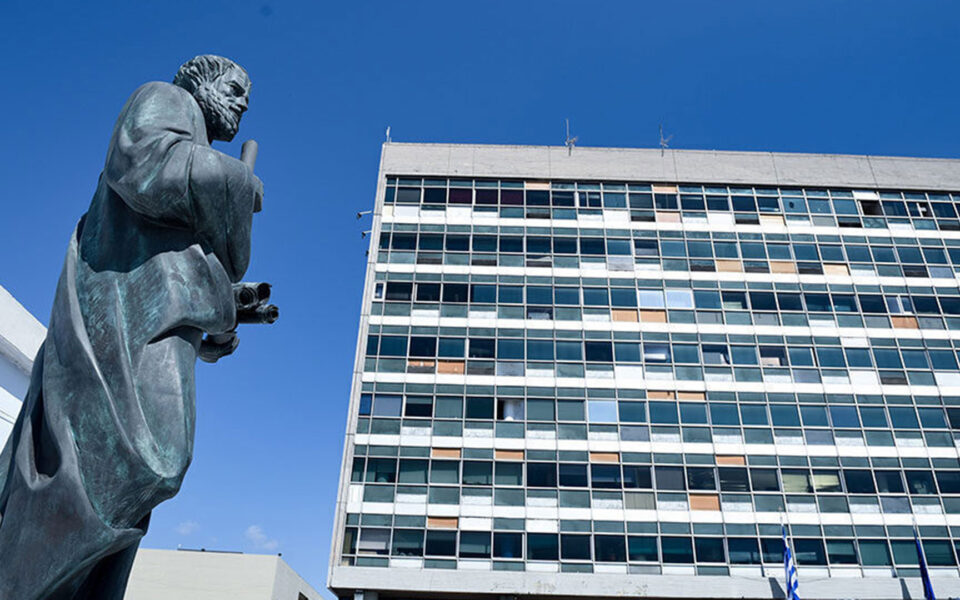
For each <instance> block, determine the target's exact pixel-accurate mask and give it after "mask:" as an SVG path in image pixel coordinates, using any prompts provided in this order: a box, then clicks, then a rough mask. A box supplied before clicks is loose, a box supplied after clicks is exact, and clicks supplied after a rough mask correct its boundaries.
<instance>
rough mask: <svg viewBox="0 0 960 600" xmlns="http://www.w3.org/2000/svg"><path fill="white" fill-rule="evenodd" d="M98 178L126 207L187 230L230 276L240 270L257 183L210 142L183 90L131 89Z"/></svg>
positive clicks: (167, 86) (246, 256)
mask: <svg viewBox="0 0 960 600" xmlns="http://www.w3.org/2000/svg"><path fill="white" fill-rule="evenodd" d="M104 177H105V179H106V182H107V185H109V186H110V188H111V189H112V190H113V191H114V192H116V194H117V195H119V196H120V197H121V198H122V199H123V201H124V202H125V203H126V204H127V205H128V206H129V207H130V208H131V209H132V210H134V211H135V212H137V213H138V214H140V215H141V216H142V217H144V218H145V219H147V220H149V221H151V222H154V223H156V224H159V225H163V226H166V227H175V228H180V229H187V230H190V231H193V232H194V233H196V235H197V238H198V241H199V242H200V243H201V244H202V245H203V246H204V248H205V249H206V250H207V251H208V252H212V253H213V254H215V255H216V256H217V258H218V259H219V260H220V263H221V264H222V265H223V267H224V269H225V270H226V271H227V274H228V275H229V276H230V279H231V280H232V281H239V280H240V278H241V277H242V276H243V273H244V272H245V271H246V268H247V265H248V264H249V261H250V230H251V226H252V220H253V206H254V200H255V198H256V196H257V194H258V193H262V191H261V189H260V186H261V184H260V181H259V179H257V177H255V176H254V174H253V172H252V171H251V170H250V168H249V167H247V165H245V164H244V163H243V162H241V161H240V160H237V159H235V158H233V157H230V156H227V155H226V154H223V153H222V152H218V151H216V150H214V149H213V148H211V147H210V146H209V144H208V143H207V141H206V131H205V125H204V121H203V115H202V113H201V112H200V108H199V107H198V106H197V104H196V102H195V101H194V100H193V98H192V97H191V96H190V94H189V93H187V92H186V91H185V90H182V89H181V88H178V87H176V86H173V85H171V84H167V83H159V82H154V83H148V84H145V85H144V86H141V87H140V89H138V90H137V91H136V92H134V94H133V96H132V97H131V98H130V100H128V101H127V105H126V106H125V107H124V110H123V112H122V113H121V116H120V119H119V120H118V122H117V126H116V128H115V130H114V135H113V139H112V140H111V144H110V151H109V152H108V155H107V164H106V166H105V168H104Z"/></svg>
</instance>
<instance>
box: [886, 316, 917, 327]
mask: <svg viewBox="0 0 960 600" xmlns="http://www.w3.org/2000/svg"><path fill="white" fill-rule="evenodd" d="M890 322H891V323H893V328H894V329H920V324H919V323H917V318H916V317H897V316H891V317H890Z"/></svg>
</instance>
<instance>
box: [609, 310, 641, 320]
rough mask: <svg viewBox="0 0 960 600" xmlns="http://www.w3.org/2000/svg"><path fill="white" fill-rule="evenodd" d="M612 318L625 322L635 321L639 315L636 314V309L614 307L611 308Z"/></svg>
mask: <svg viewBox="0 0 960 600" xmlns="http://www.w3.org/2000/svg"><path fill="white" fill-rule="evenodd" d="M613 320H614V321H620V322H626V323H636V322H637V321H638V320H639V317H638V316H637V311H635V310H631V309H626V308H615V309H613Z"/></svg>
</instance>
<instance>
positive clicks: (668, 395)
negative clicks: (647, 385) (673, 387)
mask: <svg viewBox="0 0 960 600" xmlns="http://www.w3.org/2000/svg"><path fill="white" fill-rule="evenodd" d="M676 397H677V395H676V393H675V392H673V391H670V390H647V399H648V400H673V399H674V398H676Z"/></svg>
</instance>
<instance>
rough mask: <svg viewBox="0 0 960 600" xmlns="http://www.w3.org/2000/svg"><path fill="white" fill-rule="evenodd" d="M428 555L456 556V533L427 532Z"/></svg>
mask: <svg viewBox="0 0 960 600" xmlns="http://www.w3.org/2000/svg"><path fill="white" fill-rule="evenodd" d="M426 553H427V555H428V556H456V554H457V532H456V531H432V530H428V531H427V544H426Z"/></svg>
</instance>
